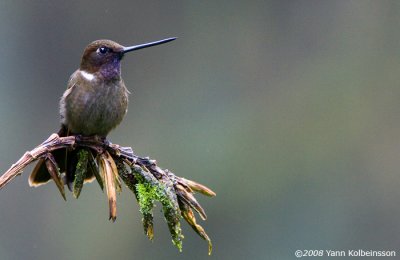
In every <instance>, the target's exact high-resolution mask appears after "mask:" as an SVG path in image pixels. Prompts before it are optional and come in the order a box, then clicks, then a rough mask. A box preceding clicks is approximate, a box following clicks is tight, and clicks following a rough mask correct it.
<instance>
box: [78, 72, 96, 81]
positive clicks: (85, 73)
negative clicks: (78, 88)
mask: <svg viewBox="0 0 400 260" xmlns="http://www.w3.org/2000/svg"><path fill="white" fill-rule="evenodd" d="M81 75H82V76H83V77H84V78H85V79H87V80H89V81H92V80H93V79H94V75H93V74H92V73H88V72H86V71H84V70H81Z"/></svg>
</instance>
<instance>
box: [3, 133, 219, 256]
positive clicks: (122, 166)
mask: <svg viewBox="0 0 400 260" xmlns="http://www.w3.org/2000/svg"><path fill="white" fill-rule="evenodd" d="M63 148H68V149H78V148H79V152H78V162H77V167H76V172H75V179H74V183H73V195H74V197H76V198H78V197H79V195H80V193H81V190H82V188H83V180H84V179H85V176H86V172H87V171H88V170H90V171H91V172H93V173H94V177H95V179H96V180H97V182H98V183H99V185H100V188H101V189H102V190H103V188H105V189H106V193H107V198H108V202H109V213H110V219H112V220H113V221H115V219H116V217H117V206H116V205H117V204H116V201H117V198H116V194H117V192H120V191H121V180H122V182H124V183H125V185H126V186H127V187H128V188H129V189H130V190H131V191H132V192H133V193H134V194H135V196H136V199H137V201H138V204H139V208H140V212H141V213H142V215H143V227H144V231H145V234H146V235H147V236H148V237H149V239H153V236H154V232H153V212H152V210H153V208H154V203H155V202H156V201H159V202H160V203H161V205H162V207H163V212H164V217H165V219H166V221H167V224H168V228H169V231H170V233H171V237H172V242H173V244H174V245H176V246H177V247H178V249H179V250H180V251H181V250H182V239H183V235H182V231H181V228H180V219H181V218H182V217H183V218H184V219H185V220H186V222H187V223H188V224H189V225H190V226H191V227H192V228H193V229H194V230H195V231H196V233H197V234H198V235H199V236H200V237H202V238H203V239H205V240H206V241H207V242H208V245H209V250H208V251H209V254H211V249H212V245H211V240H210V238H209V237H208V235H207V234H206V232H205V231H204V229H203V228H202V227H201V226H200V225H199V224H197V223H196V218H195V216H194V214H193V210H195V211H196V212H198V213H199V215H200V217H201V218H202V219H203V220H205V219H206V218H207V216H206V214H205V211H204V209H203V208H202V207H201V205H200V204H199V203H198V202H197V200H196V199H195V197H194V196H193V194H194V193H195V192H199V193H202V194H204V195H206V196H210V197H212V196H215V193H214V192H213V191H212V190H211V189H209V188H207V187H205V186H204V185H201V184H199V183H197V182H194V181H191V180H187V179H185V178H181V177H178V176H176V175H175V174H174V173H172V172H170V171H169V170H164V169H161V168H160V167H159V166H157V163H156V161H155V160H152V159H150V158H148V157H139V156H137V155H135V154H134V153H133V150H132V148H130V147H121V146H119V145H117V144H111V143H110V142H108V141H107V140H103V139H99V138H97V137H82V136H67V137H59V136H58V135H57V134H52V135H51V136H50V137H49V138H48V139H47V140H46V141H44V142H43V143H42V144H40V145H39V146H37V147H36V148H34V149H33V150H31V151H29V152H26V153H25V154H24V155H23V156H22V157H21V158H20V159H19V160H18V161H17V162H16V163H15V164H13V165H12V166H11V167H10V168H9V169H8V170H7V171H6V172H5V173H4V174H3V175H2V176H1V177H0V189H2V188H3V187H4V186H5V185H6V184H8V183H9V182H10V181H11V180H12V179H14V178H15V177H16V176H18V175H20V174H21V173H22V171H23V170H24V168H25V167H26V166H28V165H29V164H30V163H32V162H34V161H36V160H44V161H45V162H46V166H47V169H48V171H49V173H50V175H51V177H52V178H53V180H54V182H55V184H56V185H57V188H58V190H59V191H60V193H61V195H62V197H63V198H64V199H65V193H64V181H63V178H62V174H61V173H60V172H59V170H58V166H57V163H56V162H55V160H54V157H53V156H52V154H51V152H52V151H54V150H57V149H63Z"/></svg>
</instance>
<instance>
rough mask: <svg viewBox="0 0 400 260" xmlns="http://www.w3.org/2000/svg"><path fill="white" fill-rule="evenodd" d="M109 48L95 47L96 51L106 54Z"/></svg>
mask: <svg viewBox="0 0 400 260" xmlns="http://www.w3.org/2000/svg"><path fill="white" fill-rule="evenodd" d="M109 50H110V49H109V48H107V47H100V48H98V49H97V53H101V54H106V53H107V52H108V51H109Z"/></svg>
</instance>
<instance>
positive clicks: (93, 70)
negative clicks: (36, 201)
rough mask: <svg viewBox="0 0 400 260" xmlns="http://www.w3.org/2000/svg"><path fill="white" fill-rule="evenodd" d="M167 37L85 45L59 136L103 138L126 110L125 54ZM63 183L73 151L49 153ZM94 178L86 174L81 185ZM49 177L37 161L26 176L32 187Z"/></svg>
mask: <svg viewBox="0 0 400 260" xmlns="http://www.w3.org/2000/svg"><path fill="white" fill-rule="evenodd" d="M175 39H176V38H175V37H173V38H167V39H163V40H159V41H155V42H149V43H144V44H140V45H134V46H130V47H125V46H122V45H120V44H118V43H116V42H114V41H111V40H96V41H94V42H92V43H90V44H89V45H87V46H86V48H85V50H84V52H83V55H82V58H81V63H80V66H79V69H78V70H76V71H75V72H74V73H73V74H72V75H71V77H70V79H69V81H68V85H67V90H65V92H64V94H63V95H62V97H61V100H60V117H61V129H60V130H59V132H58V135H59V136H60V137H63V136H69V135H81V136H97V137H99V138H101V139H104V140H105V139H106V137H107V135H108V133H109V132H110V131H111V130H113V129H114V128H115V127H116V126H118V125H119V124H120V123H121V121H122V119H123V118H124V116H125V114H126V113H127V111H128V95H129V91H128V89H127V88H126V86H125V83H124V81H123V79H122V77H121V60H122V58H123V57H124V55H125V54H126V53H128V52H132V51H136V50H140V49H144V48H148V47H151V46H156V45H159V44H164V43H167V42H170V41H173V40H175ZM52 155H53V157H54V158H55V160H56V162H57V164H58V166H59V168H60V172H64V184H67V186H68V188H69V189H70V190H71V189H72V183H73V179H74V172H75V169H76V163H77V151H76V150H72V151H71V150H67V149H59V150H55V151H53V152H52ZM93 179H94V175H93V174H91V173H90V172H88V174H87V176H86V179H85V182H90V181H92V180H93ZM50 180H51V176H50V174H49V172H48V170H47V167H46V165H45V163H44V161H43V160H40V161H39V162H38V163H37V164H36V166H35V168H34V169H33V171H32V173H31V175H30V177H29V185H30V186H33V187H37V186H40V185H42V184H46V183H47V182H49V181H50Z"/></svg>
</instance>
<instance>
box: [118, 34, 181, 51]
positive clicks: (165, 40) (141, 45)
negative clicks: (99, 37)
mask: <svg viewBox="0 0 400 260" xmlns="http://www.w3.org/2000/svg"><path fill="white" fill-rule="evenodd" d="M175 39H176V37H172V38H167V39H164V40H160V41H156V42H149V43H143V44H139V45H134V46H130V47H124V49H123V51H122V53H127V52H130V51H136V50H140V49H144V48H147V47H151V46H156V45H159V44H163V43H167V42H170V41H173V40H175Z"/></svg>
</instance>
